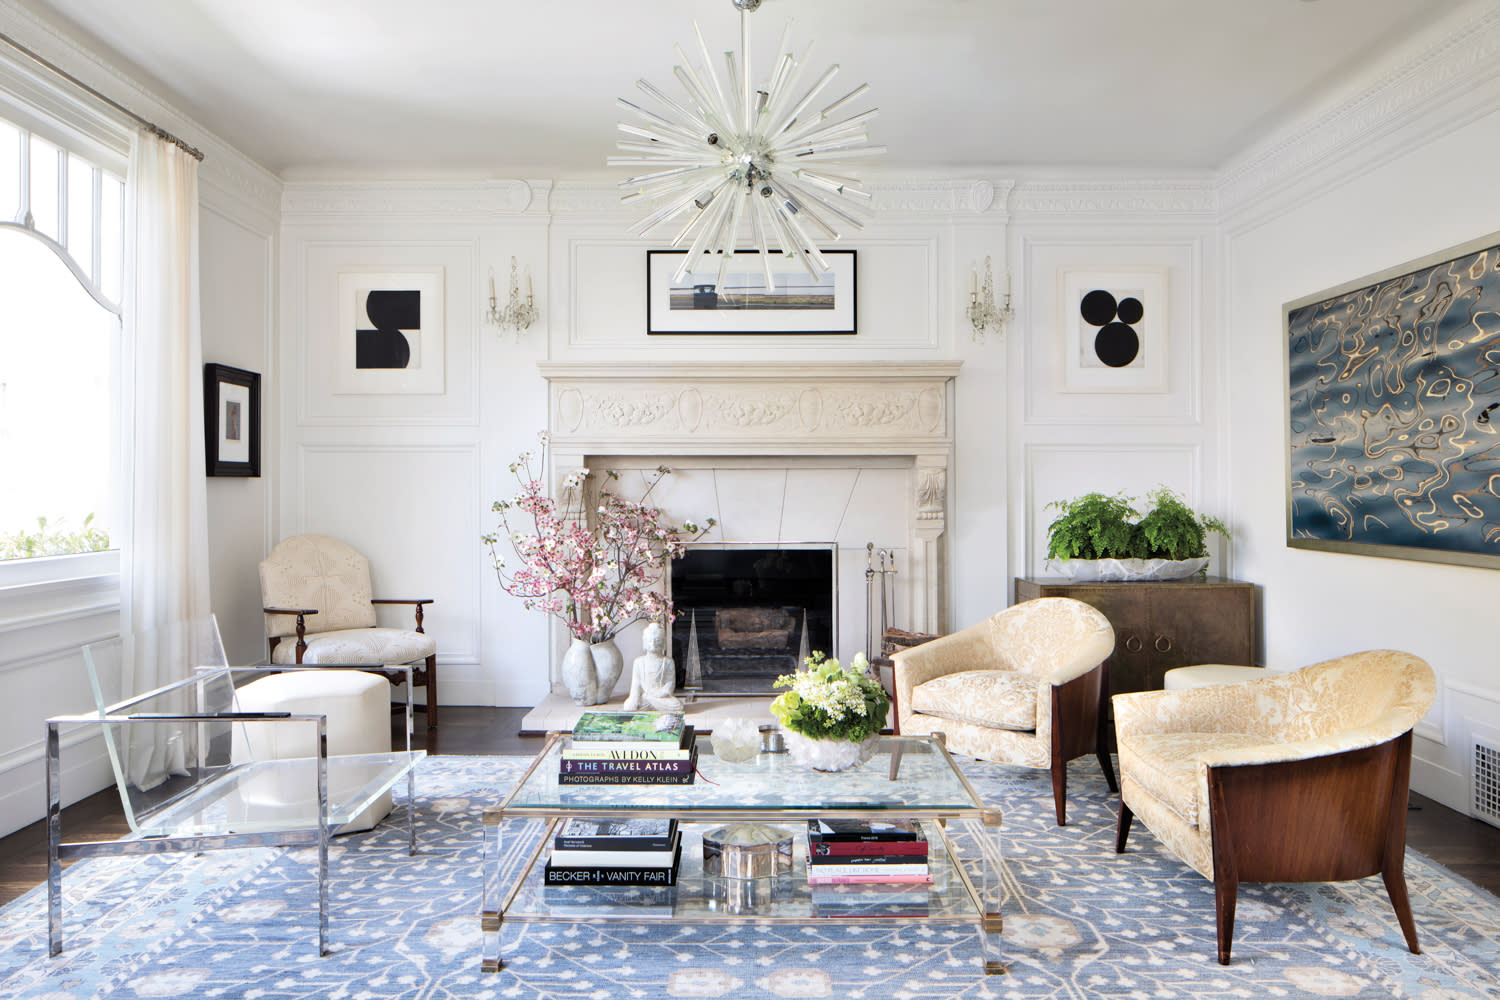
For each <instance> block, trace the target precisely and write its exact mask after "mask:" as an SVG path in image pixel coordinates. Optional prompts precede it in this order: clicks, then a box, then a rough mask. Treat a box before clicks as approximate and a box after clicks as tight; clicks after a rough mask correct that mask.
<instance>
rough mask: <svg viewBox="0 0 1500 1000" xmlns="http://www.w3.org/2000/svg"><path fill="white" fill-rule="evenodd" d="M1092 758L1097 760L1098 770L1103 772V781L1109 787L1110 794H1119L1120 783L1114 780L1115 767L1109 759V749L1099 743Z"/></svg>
mask: <svg viewBox="0 0 1500 1000" xmlns="http://www.w3.org/2000/svg"><path fill="white" fill-rule="evenodd" d="M1094 756H1095V757H1098V758H1099V769H1100V770H1101V771H1103V772H1104V780H1105V782H1106V783H1107V784H1108V785H1109V790H1110V793H1111V794H1114V793H1117V792H1119V790H1120V783H1119V782H1117V781H1116V780H1115V765H1114V762H1113V761H1112V760H1110V758H1109V749H1108V748H1107V747H1105V746H1104V744H1103V743H1101V744H1099V749H1098V750H1096V751H1095V752H1094Z"/></svg>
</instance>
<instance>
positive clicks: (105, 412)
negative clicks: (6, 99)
mask: <svg viewBox="0 0 1500 1000" xmlns="http://www.w3.org/2000/svg"><path fill="white" fill-rule="evenodd" d="M123 220H124V183H123V181H122V180H121V179H120V178H119V177H118V176H115V175H113V174H111V173H110V172H108V171H107V170H105V169H103V168H102V167H100V166H98V165H97V164H94V163H91V162H89V161H88V160H87V159H84V158H83V157H81V156H79V155H78V154H77V153H75V152H71V151H69V150H67V149H64V148H62V147H61V146H58V145H54V144H53V143H52V142H50V141H48V140H47V139H46V138H44V137H42V136H39V135H36V134H33V133H31V132H30V131H28V130H27V129H25V128H23V127H21V126H18V125H15V124H12V123H10V122H7V121H4V120H0V561H4V560H13V559H27V558H35V557H39V556H55V555H66V554H70V553H79V552H90V551H96V550H99V549H106V548H110V547H112V543H111V541H110V532H111V530H112V528H113V526H114V523H115V488H114V484H115V481H116V479H117V473H118V461H117V455H118V454H119V451H120V448H119V440H118V435H119V432H120V419H119V413H120V405H119V367H120V320H119V305H118V303H119V301H120V285H121V275H122V271H123V267H122V260H123V255H124V224H123Z"/></svg>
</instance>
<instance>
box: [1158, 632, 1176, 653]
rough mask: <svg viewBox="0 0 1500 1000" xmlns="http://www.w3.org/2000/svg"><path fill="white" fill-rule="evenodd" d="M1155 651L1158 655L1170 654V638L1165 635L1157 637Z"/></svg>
mask: <svg viewBox="0 0 1500 1000" xmlns="http://www.w3.org/2000/svg"><path fill="white" fill-rule="evenodd" d="M1156 651H1157V652H1158V653H1170V652H1171V651H1172V637H1171V636H1166V635H1159V636H1157V637H1156Z"/></svg>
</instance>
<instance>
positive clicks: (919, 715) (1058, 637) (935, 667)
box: [891, 597, 1116, 826]
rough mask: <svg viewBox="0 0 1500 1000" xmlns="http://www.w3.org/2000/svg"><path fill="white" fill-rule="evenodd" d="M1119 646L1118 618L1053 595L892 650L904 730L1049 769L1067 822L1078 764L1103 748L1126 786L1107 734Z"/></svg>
mask: <svg viewBox="0 0 1500 1000" xmlns="http://www.w3.org/2000/svg"><path fill="white" fill-rule="evenodd" d="M1114 648H1115V631H1114V629H1113V628H1112V627H1111V626H1110V624H1109V619H1107V618H1105V617H1104V615H1102V614H1100V613H1099V612H1098V611H1096V610H1095V609H1094V608H1091V607H1089V606H1088V605H1087V604H1084V603H1083V602H1082V601H1075V600H1073V599H1072V598H1068V597H1043V598H1039V599H1037V600H1034V601H1025V602H1022V603H1021V604H1017V605H1015V606H1014V607H1010V608H1006V609H1005V610H1004V611H1002V612H1000V613H999V614H997V615H995V616H994V617H992V618H987V619H985V620H984V621H982V622H980V623H979V624H978V625H973V626H970V627H969V628H966V629H964V630H963V631H961V632H954V633H953V634H952V635H945V636H942V637H941V638H937V639H932V640H931V641H929V642H924V643H922V644H921V645H918V646H913V647H910V648H908V649H902V650H897V651H896V652H895V653H893V654H892V655H891V660H892V661H893V663H894V664H895V681H896V696H895V698H894V699H893V701H894V702H895V704H896V714H897V719H898V722H899V725H900V729H899V730H898V731H899V732H900V733H901V734H902V735H903V736H920V735H923V734H926V733H936V732H941V733H943V734H944V735H945V736H946V737H947V741H948V748H949V749H950V750H953V751H955V752H957V753H962V754H968V755H969V756H971V757H978V758H980V759H982V760H994V761H1001V762H1003V763H1006V764H1019V765H1021V766H1022V767H1038V768H1047V769H1049V770H1050V771H1051V773H1052V802H1053V808H1054V809H1055V811H1056V814H1057V825H1058V826H1063V825H1065V824H1066V823H1067V808H1068V761H1070V760H1073V759H1074V758H1076V757H1082V756H1084V755H1085V754H1094V755H1095V756H1096V757H1097V758H1098V760H1099V766H1100V768H1101V769H1102V770H1103V771H1104V778H1105V781H1106V782H1107V783H1108V784H1109V790H1110V791H1114V790H1115V787H1116V786H1115V772H1114V768H1113V766H1112V765H1111V764H1110V759H1109V754H1108V752H1107V751H1106V750H1105V748H1104V747H1103V746H1101V745H1100V744H1099V741H1098V736H1099V710H1100V708H1101V706H1102V703H1103V698H1104V688H1103V684H1104V669H1103V664H1104V660H1105V658H1106V657H1108V656H1109V654H1110V653H1111V652H1112V651H1113V650H1114Z"/></svg>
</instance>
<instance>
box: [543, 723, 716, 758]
mask: <svg viewBox="0 0 1500 1000" xmlns="http://www.w3.org/2000/svg"><path fill="white" fill-rule="evenodd" d="M694 736H695V734H694V730H693V727H692V726H683V727H682V736H681V737H680V738H679V739H678V741H677V742H676V743H675V744H667V743H645V742H641V743H614V742H610V741H602V740H595V741H592V742H590V741H585V742H583V743H572V744H569V745H565V746H564V747H563V749H562V751H561V757H562V759H563V760H686V759H687V758H688V756H689V755H690V754H692V752H693V750H694V749H695V746H694V742H695V741H694Z"/></svg>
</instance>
